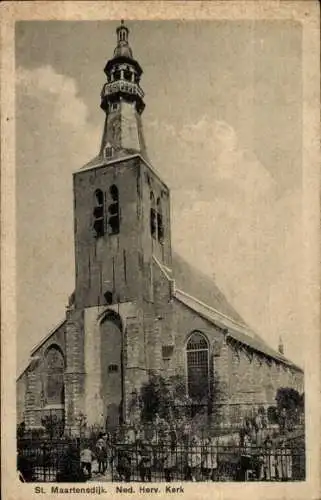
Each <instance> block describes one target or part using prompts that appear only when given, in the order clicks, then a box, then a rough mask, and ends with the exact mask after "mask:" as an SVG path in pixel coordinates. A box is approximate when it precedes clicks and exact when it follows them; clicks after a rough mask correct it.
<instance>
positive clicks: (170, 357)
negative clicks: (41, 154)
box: [17, 22, 303, 432]
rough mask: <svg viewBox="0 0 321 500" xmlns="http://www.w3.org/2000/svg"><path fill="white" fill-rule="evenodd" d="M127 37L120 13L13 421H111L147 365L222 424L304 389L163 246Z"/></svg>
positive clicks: (163, 203)
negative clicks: (60, 290)
mask: <svg viewBox="0 0 321 500" xmlns="http://www.w3.org/2000/svg"><path fill="white" fill-rule="evenodd" d="M128 35H129V30H128V28H127V27H126V26H125V24H124V23H123V22H122V23H121V25H120V26H119V27H118V28H117V46H116V48H115V50H114V54H113V57H112V58H111V59H110V60H108V62H107V64H106V66H105V69H104V71H105V74H106V78H107V81H106V83H105V84H104V86H103V89H102V92H101V108H102V109H103V111H104V112H105V115H106V118H105V125H104V129H103V134H102V141H101V147H100V151H99V154H98V155H97V156H96V157H95V158H94V159H93V160H92V161H90V162H89V163H88V164H86V165H85V166H84V167H83V168H80V169H79V170H78V171H76V172H75V173H74V174H73V196H74V244H75V269H76V276H75V291H74V293H73V294H72V295H71V296H70V298H69V303H68V306H67V309H66V314H65V318H64V319H63V321H62V322H61V323H60V324H59V325H58V326H57V327H55V328H54V329H53V330H52V331H51V332H49V333H48V335H47V336H45V337H44V338H43V340H42V341H41V342H40V343H39V344H38V345H37V346H35V348H34V349H33V350H32V352H31V357H30V363H29V365H28V367H27V368H26V370H25V371H24V372H23V373H22V374H21V375H20V377H19V378H18V380H17V412H18V415H17V418H18V423H20V422H22V421H24V423H25V426H26V428H29V429H30V428H37V427H40V426H41V422H42V419H43V417H44V416H46V415H48V414H50V415H52V414H53V413H54V414H55V415H57V417H58V418H61V419H62V420H63V421H64V425H65V428H68V429H74V432H77V425H78V424H77V422H79V418H80V416H85V417H86V420H87V423H88V424H89V425H94V424H101V423H103V425H105V424H106V423H107V425H110V426H115V425H118V423H121V422H124V421H126V420H128V418H129V412H130V406H131V400H132V398H133V397H134V395H137V394H139V391H140V388H141V387H142V385H143V384H144V383H145V382H146V381H147V380H148V379H149V376H150V374H151V373H160V374H161V375H162V376H163V377H164V378H165V379H170V378H171V377H173V376H177V377H181V378H182V380H184V381H185V384H186V394H187V395H188V396H189V397H190V398H191V400H193V401H195V402H196V401H197V402H198V403H199V404H202V405H207V404H208V402H209V400H210V399H211V395H213V391H214V389H215V394H216V400H215V401H214V406H215V404H217V405H219V406H220V408H221V417H222V419H224V421H225V422H227V423H228V422H231V421H233V419H234V421H235V419H237V418H240V416H241V414H242V411H243V410H244V409H246V408H247V407H248V406H249V405H256V406H259V405H266V406H268V405H273V404H275V396H276V391H277V389H278V388H280V387H291V388H294V389H296V390H298V391H299V392H300V393H302V392H303V371H302V369H301V368H300V367H298V366H296V365H295V364H294V363H293V362H291V361H290V360H289V359H287V358H286V357H285V356H284V354H283V349H282V346H280V348H279V351H277V350H274V349H272V348H271V347H269V346H268V345H267V344H266V343H265V342H264V341H263V339H261V338H260V337H259V335H258V334H256V333H255V332H254V331H252V330H251V328H249V326H247V324H246V323H245V322H244V320H243V319H242V318H241V317H240V316H239V314H238V313H237V312H236V311H235V310H234V308H233V307H232V306H231V305H230V304H229V302H228V301H227V299H226V298H225V297H224V295H223V293H221V291H220V290H219V289H218V287H217V285H216V284H215V282H213V281H212V280H211V279H209V278H208V277H207V276H205V275H202V274H201V273H200V272H199V271H197V270H196V269H194V268H193V267H191V266H190V265H189V264H187V262H185V261H184V259H182V258H181V257H180V256H179V255H177V254H175V252H174V251H173V249H172V245H171V222H170V190H169V187H168V186H167V185H166V184H165V182H164V181H163V180H162V178H161V176H160V175H159V174H158V173H157V172H156V171H155V169H154V168H153V166H152V165H151V163H150V161H149V159H148V156H147V153H146V146H145V141H144V134H143V126H142V115H143V111H144V108H145V103H144V92H143V90H142V88H141V86H140V81H141V77H142V73H143V71H142V68H141V66H140V65H139V63H138V61H137V60H136V59H135V58H134V56H133V53H132V50H131V47H130V45H129V41H128ZM191 244H193V243H192V242H191ZM235 409H237V411H236V410H235ZM214 410H215V408H214V409H213V411H214Z"/></svg>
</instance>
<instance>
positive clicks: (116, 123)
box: [109, 115, 121, 145]
mask: <svg viewBox="0 0 321 500" xmlns="http://www.w3.org/2000/svg"><path fill="white" fill-rule="evenodd" d="M120 120H121V118H120V116H119V115H117V116H114V117H113V118H111V120H110V122H109V138H110V142H111V143H112V144H114V145H119V144H120V139H121V137H120V136H121V123H120Z"/></svg>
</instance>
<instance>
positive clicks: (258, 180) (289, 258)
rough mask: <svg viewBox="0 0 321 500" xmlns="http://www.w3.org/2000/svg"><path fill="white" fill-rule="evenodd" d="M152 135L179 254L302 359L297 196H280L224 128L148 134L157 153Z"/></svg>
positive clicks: (210, 125)
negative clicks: (168, 189)
mask: <svg viewBox="0 0 321 500" xmlns="http://www.w3.org/2000/svg"><path fill="white" fill-rule="evenodd" d="M153 128H154V130H153ZM155 129H157V137H156V140H157V144H158V147H157V146H156V145H155V152H156V148H157V156H156V154H155V159H156V161H157V162H159V167H158V170H159V171H162V170H163V171H165V176H166V178H167V180H168V183H169V185H170V186H174V189H172V228H173V234H172V241H173V244H174V246H175V247H176V249H177V250H178V251H180V253H182V254H183V255H184V256H185V258H187V259H188V260H189V261H190V262H192V263H193V264H194V265H196V266H198V267H199V268H200V269H201V270H203V271H205V272H207V273H208V274H209V275H213V276H214V275H215V278H216V281H217V282H218V284H219V285H220V286H221V288H222V289H223V291H224V292H225V293H226V295H227V296H228V297H229V299H230V300H231V301H232V303H233V304H234V306H235V307H236V308H237V309H238V310H239V312H240V313H241V314H242V315H243V316H244V318H245V319H246V320H247V321H248V322H249V323H250V324H251V325H252V326H253V328H255V329H256V330H257V331H258V332H259V333H261V334H262V335H263V336H264V337H265V338H266V339H268V341H270V343H272V345H274V346H277V342H278V337H279V335H280V334H282V335H283V338H284V341H285V344H288V355H290V356H293V357H294V359H300V354H299V353H300V345H299V342H298V341H296V340H295V339H298V337H297V336H296V335H298V334H299V332H300V304H299V300H298V293H297V290H298V288H299V283H300V263H301V241H302V240H301V237H300V227H301V224H300V223H299V221H300V216H301V207H300V199H301V192H300V190H295V191H288V192H283V193H281V195H280V189H279V186H278V185H277V184H276V182H275V181H274V179H273V178H272V177H271V175H270V173H269V172H268V170H267V169H266V168H265V167H264V165H262V164H261V163H260V161H259V160H258V159H257V158H256V156H255V154H254V153H253V152H252V151H250V150H248V149H244V148H243V147H242V144H241V142H240V140H239V137H238V134H237V132H236V130H234V129H233V127H231V126H230V125H229V124H228V123H226V122H222V121H212V122H210V121H209V120H208V118H207V117H202V118H201V119H200V120H198V121H196V122H195V123H193V124H186V125H185V126H184V127H183V128H182V129H181V130H176V133H175V134H173V132H172V130H171V128H170V127H168V126H167V125H165V126H164V127H163V128H162V124H161V123H154V125H152V127H151V128H148V133H149V138H148V141H147V142H148V143H149V144H151V145H152V147H154V145H153V144H154V141H155V138H154V137H152V136H153V134H154V132H155ZM159 146H161V147H159ZM161 165H163V169H162V170H161ZM191 241H192V242H194V244H193V245H191V244H190V242H191ZM287 341H288V342H287Z"/></svg>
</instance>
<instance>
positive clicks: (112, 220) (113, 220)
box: [108, 184, 120, 234]
mask: <svg viewBox="0 0 321 500" xmlns="http://www.w3.org/2000/svg"><path fill="white" fill-rule="evenodd" d="M109 194H110V197H111V203H110V204H109V206H108V214H109V216H108V233H109V234H118V233H119V221H120V218H119V194H118V188H117V186H116V185H115V184H113V185H112V186H110V188H109Z"/></svg>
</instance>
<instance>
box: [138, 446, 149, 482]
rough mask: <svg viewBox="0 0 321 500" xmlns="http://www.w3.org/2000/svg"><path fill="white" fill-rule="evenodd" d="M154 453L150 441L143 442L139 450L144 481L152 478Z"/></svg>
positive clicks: (141, 473)
mask: <svg viewBox="0 0 321 500" xmlns="http://www.w3.org/2000/svg"><path fill="white" fill-rule="evenodd" d="M152 454H153V450H152V447H151V446H150V444H149V442H148V441H145V442H142V444H141V449H140V452H139V462H138V464H139V465H138V466H139V472H140V478H141V480H142V482H144V481H145V478H146V480H147V481H149V482H150V481H151V480H152Z"/></svg>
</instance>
